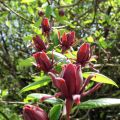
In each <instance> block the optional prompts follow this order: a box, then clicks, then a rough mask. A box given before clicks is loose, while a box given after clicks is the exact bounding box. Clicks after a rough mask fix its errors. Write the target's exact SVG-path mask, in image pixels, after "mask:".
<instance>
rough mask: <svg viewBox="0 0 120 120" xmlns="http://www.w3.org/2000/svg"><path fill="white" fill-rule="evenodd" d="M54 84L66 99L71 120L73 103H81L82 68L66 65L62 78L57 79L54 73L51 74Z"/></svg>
mask: <svg viewBox="0 0 120 120" xmlns="http://www.w3.org/2000/svg"><path fill="white" fill-rule="evenodd" d="M49 75H50V76H51V78H52V81H53V84H54V85H55V86H56V87H57V88H58V89H60V91H61V94H62V95H64V96H65V98H66V110H67V119H69V114H70V110H71V108H72V103H73V101H74V102H75V103H77V104H79V103H80V95H79V92H80V88H81V86H82V84H83V78H82V76H81V67H80V66H76V65H74V64H68V65H65V66H64V68H63V71H62V73H61V76H60V77H56V76H55V75H54V74H53V73H51V72H50V73H49Z"/></svg>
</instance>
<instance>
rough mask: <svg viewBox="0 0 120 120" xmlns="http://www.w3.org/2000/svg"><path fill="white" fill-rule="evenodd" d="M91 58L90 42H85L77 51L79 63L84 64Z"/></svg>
mask: <svg viewBox="0 0 120 120" xmlns="http://www.w3.org/2000/svg"><path fill="white" fill-rule="evenodd" d="M90 58H91V50H90V44H89V43H83V44H82V45H81V46H80V48H79V50H78V52H77V63H79V64H81V65H82V66H84V65H85V63H86V62H88V61H89V60H90Z"/></svg>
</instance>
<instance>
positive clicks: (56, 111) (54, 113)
mask: <svg viewBox="0 0 120 120" xmlns="http://www.w3.org/2000/svg"><path fill="white" fill-rule="evenodd" d="M61 110H62V105H61V104H58V105H54V106H53V107H52V108H51V110H50V113H49V116H50V120H59V117H60V112H61Z"/></svg>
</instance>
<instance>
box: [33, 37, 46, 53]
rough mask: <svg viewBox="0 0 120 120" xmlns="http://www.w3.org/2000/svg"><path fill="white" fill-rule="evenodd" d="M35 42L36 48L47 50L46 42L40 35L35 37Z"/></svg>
mask: <svg viewBox="0 0 120 120" xmlns="http://www.w3.org/2000/svg"><path fill="white" fill-rule="evenodd" d="M33 42H34V45H35V48H36V49H37V50H38V51H42V50H46V46H45V43H44V42H43V40H42V39H41V38H40V37H39V36H38V35H36V36H35V37H33Z"/></svg>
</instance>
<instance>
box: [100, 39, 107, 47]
mask: <svg viewBox="0 0 120 120" xmlns="http://www.w3.org/2000/svg"><path fill="white" fill-rule="evenodd" d="M99 44H100V46H101V47H103V48H107V47H108V44H107V42H106V41H105V38H104V37H100V39H99Z"/></svg>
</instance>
